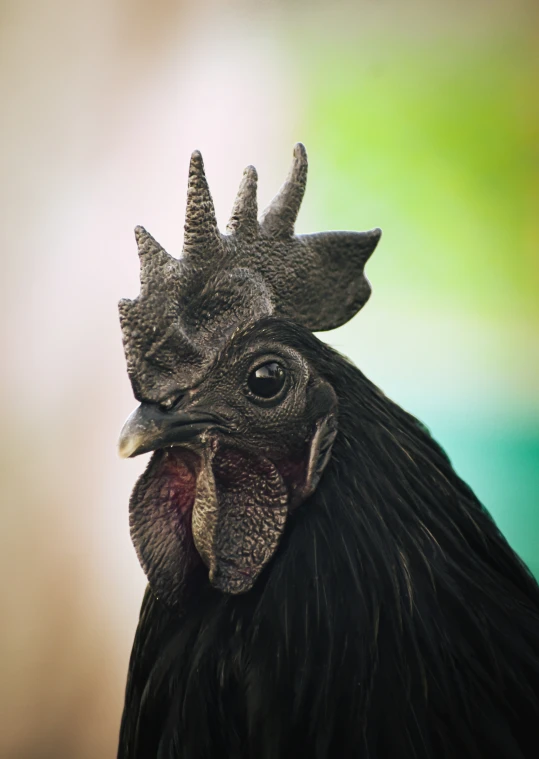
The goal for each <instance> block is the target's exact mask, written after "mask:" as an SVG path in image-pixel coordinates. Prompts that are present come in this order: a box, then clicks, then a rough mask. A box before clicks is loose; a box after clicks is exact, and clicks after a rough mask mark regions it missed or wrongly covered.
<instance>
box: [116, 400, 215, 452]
mask: <svg viewBox="0 0 539 759" xmlns="http://www.w3.org/2000/svg"><path fill="white" fill-rule="evenodd" d="M219 426H221V427H222V421H221V419H220V418H219V417H217V416H216V415H215V414H212V413H210V412H207V411H202V410H196V411H195V410H193V411H163V410H161V409H160V408H159V406H157V405H156V404H153V403H141V404H140V406H139V407H138V408H136V409H135V410H134V411H133V413H132V414H131V416H129V417H128V419H127V421H126V422H125V424H124V426H123V428H122V431H121V433H120V440H119V442H118V451H119V454H120V456H121V457H122V458H124V459H127V458H131V457H133V456H138V455H139V454H140V453H147V452H148V451H153V450H155V449H156V448H164V447H165V446H169V445H178V444H181V443H184V442H186V441H188V440H192V439H193V438H195V437H197V436H198V435H200V434H201V433H202V432H203V431H204V430H206V429H208V428H209V427H219Z"/></svg>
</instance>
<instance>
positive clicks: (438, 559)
mask: <svg viewBox="0 0 539 759" xmlns="http://www.w3.org/2000/svg"><path fill="white" fill-rule="evenodd" d="M257 329H262V330H263V334H264V337H266V338H269V339H272V338H275V339H277V340H279V341H280V342H283V341H286V343H287V344H289V345H291V346H292V347H294V348H296V349H297V350H298V351H301V353H302V354H303V355H304V356H305V357H306V358H307V359H308V360H309V361H310V362H311V364H312V365H313V366H314V367H315V368H316V370H317V372H318V373H319V374H320V375H321V376H323V377H324V378H325V379H327V380H328V381H329V382H330V383H331V385H332V386H333V388H334V390H335V392H336V393H337V396H338V399H339V420H338V429H339V431H338V434H337V437H336V440H335V443H334V445H333V450H332V456H331V460H330V462H329V464H328V466H327V468H326V470H325V472H324V474H323V476H322V479H321V481H320V484H319V486H318V489H317V490H316V492H315V493H314V495H313V496H312V497H311V498H310V499H309V500H308V501H307V502H305V503H304V504H303V505H302V506H301V507H300V508H299V509H298V510H297V512H296V513H294V514H293V515H292V516H291V518H290V522H289V524H288V525H287V529H286V533H285V535H284V538H283V540H282V542H281V545H280V546H279V549H278V551H277V553H276V555H275V557H274V559H273V561H272V562H271V563H270V564H269V566H268V567H267V568H266V569H265V571H264V573H263V575H262V576H261V577H260V578H259V580H258V581H257V583H256V585H255V586H254V588H253V589H252V590H251V591H250V592H249V593H247V594H245V595H243V596H225V595H223V594H221V593H219V592H218V591H216V590H214V589H212V588H211V587H210V586H209V585H207V584H206V583H202V584H201V586H200V587H198V588H197V590H196V593H194V594H193V595H192V596H191V597H190V598H189V599H188V600H187V601H186V604H185V606H184V608H183V610H182V613H181V615H177V614H174V615H173V614H172V613H170V612H169V611H168V610H167V609H166V608H165V606H164V605H163V604H162V603H161V602H160V601H159V600H157V599H156V598H155V597H154V596H153V595H152V593H151V591H150V590H147V592H146V596H145V599H144V602H143V606H142V611H141V617H140V623H139V627H138V630H137V634H136V638H135V643H134V647H133V653H132V656H131V662H130V668H129V679H128V685H127V692H126V703H125V710H124V715H123V721H122V727H121V736H120V748H119V754H118V756H119V759H154V758H156V759H173V758H174V759H178V758H180V757H181V759H195V758H196V759H209V758H210V757H211V758H212V759H213V758H214V757H230V758H231V759H236V758H237V759H247V758H248V759H255V758H256V759H277V758H279V759H286V758H287V757H297V756H301V757H309V758H310V757H312V758H313V759H329V758H331V757H339V758H340V759H348V758H349V757H350V758H351V757H356V758H361V759H454V758H455V757H466V758H467V759H468V758H469V759H475V758H476V757H477V758H478V759H479V758H480V757H481V758H482V759H483V758H486V757H488V758H489V759H532V757H536V756H537V753H538V748H537V746H538V745H539V587H538V585H537V583H536V582H535V580H534V579H533V577H532V576H531V574H530V573H529V571H528V570H527V569H526V567H525V566H524V565H523V563H522V562H521V561H520V559H519V558H518V557H517V556H516V554H515V553H514V552H513V550H512V549H511V548H510V547H509V545H508V543H507V542H506V540H505V538H504V537H503V536H502V535H501V533H500V531H499V530H498V528H497V527H496V525H495V524H494V522H493V520H492V518H491V517H490V516H489V514H488V512H487V511H486V510H485V509H484V508H483V506H482V505H481V504H480V503H479V502H478V500H477V498H476V497H475V496H474V494H473V493H472V491H471V490H470V488H469V487H468V486H467V485H466V484H465V483H464V482H463V481H462V480H461V479H460V478H459V477H458V476H457V474H456V473H455V472H454V470H453V469H452V467H451V464H450V462H449V460H448V458H447V456H446V454H445V453H444V452H443V451H442V449H441V448H440V447H439V445H438V444H437V443H436V442H435V441H434V440H433V439H432V438H431V437H430V435H429V433H428V431H427V430H426V429H425V427H423V426H422V425H421V424H420V423H419V422H418V421H417V420H416V419H414V418H413V417H412V416H410V415H409V414H408V413H406V412H405V411H403V410H402V409H401V408H399V407H398V406H396V405H395V404H394V403H392V402H391V401H390V400H388V399H387V398H386V397H385V396H384V395H383V394H382V393H381V392H380V390H378V389H377V388H376V387H375V386H374V385H373V384H372V383H370V382H369V381H368V380H367V379H366V378H365V377H364V376H363V375H362V374H361V372H360V371H359V370H358V369H356V368H355V367H354V366H353V365H352V364H350V363H349V362H348V361H347V360H346V359H344V358H343V357H341V356H340V355H338V354H337V353H335V352H334V351H333V350H331V349H330V348H329V347H327V346H326V345H324V344H323V343H321V342H320V341H318V340H317V339H316V338H315V337H314V336H313V335H312V334H311V333H310V332H309V331H308V330H306V329H304V328H302V327H299V326H296V325H294V324H292V323H290V322H288V321H282V320H274V319H270V320H268V321H267V322H266V323H265V324H264V325H263V327H262V328H261V327H260V326H258V327H257Z"/></svg>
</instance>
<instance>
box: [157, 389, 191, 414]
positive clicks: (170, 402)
mask: <svg viewBox="0 0 539 759" xmlns="http://www.w3.org/2000/svg"><path fill="white" fill-rule="evenodd" d="M184 397H185V393H180V394H179V395H172V396H170V398H166V399H165V400H164V401H161V402H160V403H158V404H157V405H158V406H159V408H160V409H161V411H171V410H172V409H173V408H176V406H178V405H179V404H180V402H181V401H182V399H183V398H184Z"/></svg>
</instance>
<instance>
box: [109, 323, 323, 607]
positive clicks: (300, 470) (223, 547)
mask: <svg viewBox="0 0 539 759" xmlns="http://www.w3.org/2000/svg"><path fill="white" fill-rule="evenodd" d="M285 334H286V330H284V331H283V342H282V343H281V344H279V343H276V342H275V340H274V339H272V340H271V341H269V340H267V339H266V340H265V338H264V324H263V323H262V324H259V325H254V326H250V327H249V328H248V329H246V330H244V331H242V332H241V333H238V334H236V335H235V336H234V337H233V338H232V340H231V341H230V342H229V343H228V345H227V346H226V348H225V349H224V350H223V351H222V353H221V354H220V356H219V357H218V358H217V359H216V361H215V363H214V364H213V366H212V367H211V368H210V369H209V370H208V372H207V374H206V376H205V377H204V379H203V380H202V381H201V382H200V383H199V384H198V385H197V386H196V387H192V388H189V389H186V390H185V392H184V393H183V394H181V395H180V396H179V397H177V398H163V399H162V401H161V406H159V405H158V404H155V403H144V402H143V403H142V404H141V405H140V406H139V408H138V409H137V410H136V411H135V412H134V413H133V414H132V415H131V417H130V418H129V419H128V421H127V422H126V425H125V427H124V429H123V431H122V435H121V439H120V452H121V454H122V455H124V456H136V455H138V454H139V453H143V452H146V451H148V450H155V453H154V455H153V456H152V459H151V461H150V463H149V465H148V468H147V470H146V472H145V473H144V474H143V475H142V477H141V478H140V479H139V481H138V483H137V485H136V487H135V490H134V492H133V495H132V498H131V504H130V523H131V532H132V537H133V542H134V544H135V547H136V550H137V553H138V556H139V559H140V561H141V564H142V566H143V568H144V570H145V572H146V574H147V576H148V579H149V581H150V584H151V585H152V588H153V589H154V592H155V593H156V594H157V595H158V596H159V597H161V598H162V599H163V600H164V601H165V602H166V603H168V604H169V605H172V606H174V605H176V604H177V603H179V601H180V600H181V597H182V595H183V593H184V591H185V588H186V586H187V585H188V583H189V578H190V577H191V576H192V575H193V574H194V573H196V572H203V571H206V570H204V566H205V567H206V568H207V572H208V575H209V580H210V582H211V583H212V585H214V586H215V587H216V588H218V589H220V590H222V591H224V592H227V593H243V592H245V591H248V590H249V589H250V588H251V587H252V586H253V584H254V582H255V581H256V579H257V577H258V576H259V574H260V572H261V571H262V569H263V568H264V566H265V565H266V564H267V563H268V562H269V561H270V559H271V557H272V556H273V554H274V552H275V550H276V548H277V546H278V543H279V540H280V538H281V535H282V533H283V531H284V529H285V525H286V518H287V515H288V513H289V512H290V511H291V510H292V509H294V508H296V507H297V506H298V505H299V504H300V503H301V502H303V501H304V500H305V499H306V498H307V497H308V496H309V495H310V494H311V493H312V492H313V491H314V489H315V488H316V485H317V483H318V480H319V478H320V475H321V473H322V470H323V468H324V466H325V465H326V463H327V461H328V459H329V455H330V450H331V444H332V442H333V439H334V437H335V431H336V427H335V412H336V397H335V394H334V392H333V390H332V388H331V387H330V385H329V384H328V383H327V382H326V381H325V380H323V379H322V378H320V377H318V376H316V374H315V372H314V370H313V368H312V367H311V366H310V365H309V364H308V362H307V361H306V360H305V359H304V358H303V357H302V356H301V355H300V354H299V353H298V352H297V351H296V350H294V349H292V348H290V347H288V346H287V345H286V341H285V340H286V338H285Z"/></svg>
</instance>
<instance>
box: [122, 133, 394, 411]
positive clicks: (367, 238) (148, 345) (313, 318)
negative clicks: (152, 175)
mask: <svg viewBox="0 0 539 759" xmlns="http://www.w3.org/2000/svg"><path fill="white" fill-rule="evenodd" d="M306 178H307V156H306V153H305V148H304V147H303V145H300V144H298V145H296V148H295V150H294V160H293V163H292V167H291V170H290V174H289V176H288V178H287V180H286V182H285V183H284V185H283V187H282V188H281V190H280V192H279V193H278V195H277V196H276V198H275V199H274V201H273V202H272V203H271V204H270V206H269V207H268V209H267V210H266V211H265V213H264V214H263V216H262V219H261V221H260V223H258V221H257V203H256V171H255V169H254V168H253V167H248V168H247V169H246V170H245V174H244V179H243V182H242V184H241V186H240V190H239V193H238V197H237V199H236V202H235V204H234V208H233V211H232V218H231V220H230V222H229V225H228V231H229V234H226V235H222V234H221V233H220V232H219V230H218V229H217V223H216V221H215V212H214V209H213V203H212V199H211V195H210V192H209V189H208V185H207V182H206V178H205V175H204V168H203V164H202V158H201V156H200V153H193V156H192V158H191V165H190V170H189V188H188V193H187V212H186V220H185V242H184V249H183V255H182V257H181V259H179V260H178V259H175V258H173V257H172V256H169V255H168V253H166V251H165V250H164V249H163V248H162V247H161V246H160V245H159V243H157V242H156V241H155V240H154V239H153V238H152V237H151V235H149V234H148V232H146V230H145V229H143V228H142V227H137V229H136V237H137V243H138V246H139V256H140V265H141V293H140V296H139V297H138V298H136V299H135V300H134V301H129V300H123V301H121V302H120V319H121V324H122V331H123V336H124V346H125V353H126V358H127V366H128V372H129V376H130V378H131V382H132V385H133V390H134V393H135V396H136V397H137V399H138V400H146V401H155V402H160V401H161V400H162V398H163V397H167V396H172V395H174V393H178V392H181V391H182V390H184V389H185V388H189V387H192V386H193V385H194V384H196V383H197V382H198V381H199V380H200V379H202V378H203V377H204V375H205V373H206V372H207V370H208V368H209V366H210V365H211V363H212V361H213V360H214V359H215V357H216V356H217V355H218V354H219V352H220V351H221V350H222V348H223V347H224V345H226V343H227V342H228V340H229V339H230V336H231V335H232V334H233V333H234V332H235V331H236V330H237V329H238V328H242V327H244V326H245V325H247V324H249V323H255V322H256V321H257V320H259V319H261V318H262V317H264V316H269V315H271V314H273V315H276V316H284V317H289V318H292V319H293V320H294V321H296V322H297V323H299V324H303V325H305V326H306V327H308V328H309V329H312V330H327V329H333V328H334V327H338V326H339V325H341V324H344V323H345V322H347V321H348V320H349V319H350V318H351V317H352V316H354V314H355V313H356V312H357V311H358V310H359V309H360V308H361V307H362V306H363V305H364V304H365V303H366V301H367V300H368V298H369V296H370V292H371V289H370V285H369V283H368V281H367V279H366V278H365V275H364V271H363V269H364V266H365V263H366V261H367V259H368V258H369V256H370V255H371V254H372V252H373V251H374V249H375V247H376V245H377V243H378V240H379V238H380V234H381V232H380V230H379V229H373V230H371V231H370V232H323V233H319V234H312V235H299V236H296V235H294V222H295V219H296V216H297V213H298V211H299V207H300V204H301V200H302V198H303V193H304V191H305V183H306Z"/></svg>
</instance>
